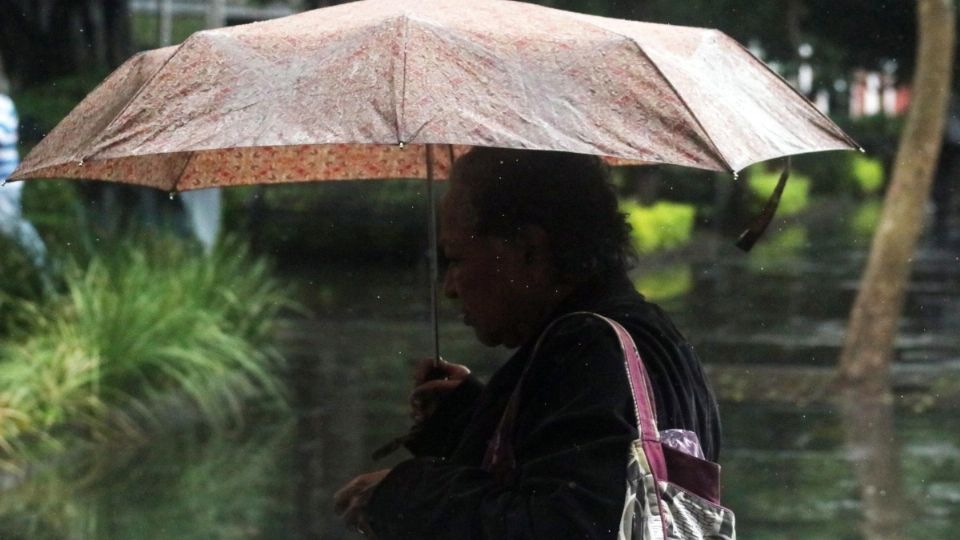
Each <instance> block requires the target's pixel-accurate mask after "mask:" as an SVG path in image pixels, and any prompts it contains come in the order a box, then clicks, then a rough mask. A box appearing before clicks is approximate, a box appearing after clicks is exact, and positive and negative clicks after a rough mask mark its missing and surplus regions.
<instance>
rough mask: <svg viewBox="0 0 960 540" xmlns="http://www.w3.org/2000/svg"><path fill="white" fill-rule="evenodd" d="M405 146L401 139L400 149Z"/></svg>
mask: <svg viewBox="0 0 960 540" xmlns="http://www.w3.org/2000/svg"><path fill="white" fill-rule="evenodd" d="M403 146H404V144H403V141H400V149H401V150H403Z"/></svg>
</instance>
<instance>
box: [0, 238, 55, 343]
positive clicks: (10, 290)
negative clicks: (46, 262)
mask: <svg viewBox="0 0 960 540" xmlns="http://www.w3.org/2000/svg"><path fill="white" fill-rule="evenodd" d="M0 253H2V254H3V256H2V257H0V279H2V280H3V281H2V282H0V338H3V337H4V336H7V335H9V334H11V333H13V332H14V331H15V329H17V328H20V327H22V326H24V325H25V323H26V321H25V314H24V310H23V309H22V306H23V304H24V303H25V302H27V303H28V302H34V301H37V300H39V299H40V298H41V297H42V296H43V292H44V289H45V286H46V283H45V279H44V276H43V274H42V272H41V271H40V270H39V269H38V268H37V267H36V266H34V263H33V261H32V260H31V257H30V254H29V253H27V250H25V249H24V248H23V247H22V246H21V245H20V244H18V243H17V242H15V241H13V240H11V239H10V238H9V237H7V236H6V235H3V234H0Z"/></svg>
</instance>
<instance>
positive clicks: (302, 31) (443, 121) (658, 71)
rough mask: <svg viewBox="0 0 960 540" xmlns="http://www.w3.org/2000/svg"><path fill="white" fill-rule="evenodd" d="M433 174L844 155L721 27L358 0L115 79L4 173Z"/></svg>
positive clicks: (237, 178) (133, 177)
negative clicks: (461, 162)
mask: <svg viewBox="0 0 960 540" xmlns="http://www.w3.org/2000/svg"><path fill="white" fill-rule="evenodd" d="M432 145H444V146H442V147H441V148H440V151H434V152H433V154H434V155H433V159H432V164H433V165H434V167H433V168H434V171H432V172H433V173H434V174H433V175H434V176H435V177H436V178H443V177H445V176H446V174H447V170H448V168H449V165H450V162H451V160H452V158H453V157H455V155H456V154H457V153H460V152H462V151H463V150H464V149H466V148H468V147H470V146H474V145H484V146H498V147H512V148H527V149H541V150H562V151H569V152H580V153H586V154H596V155H601V156H607V157H609V158H613V159H617V160H621V161H625V162H650V163H672V164H677V165H684V166H690V167H696V168H701V169H712V170H727V171H737V170H739V169H742V168H743V167H746V166H747V165H750V164H751V163H755V162H758V161H763V160H768V159H772V158H776V157H780V156H785V155H791V154H798V153H804V152H814V151H821V150H835V149H849V148H855V143H854V142H853V141H852V140H851V139H850V138H849V137H848V136H847V135H845V134H844V133H843V132H842V131H841V130H840V129H839V128H838V127H837V126H836V125H834V123H833V122H831V121H830V120H829V119H828V118H827V117H826V116H824V115H823V114H821V113H820V112H819V111H817V110H816V109H815V108H814V107H813V106H812V105H811V104H810V103H809V102H808V101H807V100H806V99H804V98H803V97H802V96H801V95H799V94H798V93H796V92H795V91H794V90H793V89H792V88H791V87H790V86H789V85H787V84H786V83H785V82H784V81H783V80H782V79H781V78H780V77H778V76H777V75H776V74H775V73H774V72H772V71H771V70H770V69H769V68H767V67H766V66H765V65H764V64H763V63H762V62H760V61H759V60H757V59H756V58H755V57H753V56H752V55H751V54H750V53H749V52H748V51H746V50H745V49H744V48H743V47H742V46H741V45H739V44H738V43H736V42H735V41H734V40H732V39H731V38H729V37H727V36H726V35H724V34H723V33H721V32H718V31H716V30H706V29H698V28H687V27H680V26H671V25H660V24H648V23H641V22H632V21H625V20H617V19H609V18H602V17H595V16H589V15H582V14H577V13H570V12H565V11H560V10H556V9H550V8H546V7H541V6H536V5H532V4H525V3H521V2H511V1H505V0H364V1H360V2H354V3H350V4H343V5H339V6H335V7H329V8H324V9H319V10H315V11H309V12H305V13H301V14H298V15H293V16H290V17H285V18H281V19H275V20H271V21H267V22H260V23H254V24H248V25H243V26H236V27H230V28H222V29H217V30H208V31H203V32H198V33H196V34H194V35H193V36H191V37H190V38H188V39H187V40H186V41H185V42H184V43H183V44H182V45H180V46H177V47H168V48H164V49H157V50H153V51H148V52H145V53H141V54H139V55H137V56H135V57H133V58H132V59H130V60H129V61H128V62H127V63H126V64H124V65H123V66H121V67H120V68H118V69H117V70H116V71H115V72H114V73H113V74H112V75H110V77H109V78H107V79H106V81H104V82H103V83H102V84H101V85H100V86H99V87H98V88H97V89H96V90H94V91H93V92H92V93H91V94H90V95H89V96H87V98H86V99H85V100H84V101H83V102H82V103H80V104H79V105H78V106H77V107H76V109H74V110H73V112H71V113H70V114H69V115H68V116H67V117H66V118H65V119H64V120H63V121H62V122H61V123H60V125H58V126H57V127H56V129H54V130H53V131H52V132H51V133H50V134H49V135H48V136H47V137H46V138H45V139H44V140H43V141H42V142H41V143H40V144H39V145H38V146H37V147H36V148H35V149H34V150H33V151H32V152H31V153H30V154H29V155H28V156H27V157H26V159H24V161H23V163H22V164H21V166H20V168H18V169H17V171H16V172H14V174H13V175H12V176H11V179H14V180H16V179H24V178H86V179H101V180H113V181H121V182H128V183H134V184H141V185H146V186H152V187H156V188H160V189H164V190H170V191H176V190H190V189H199V188H207V187H213V186H229V185H241V184H254V183H258V184H262V183H275V182H298V181H315V180H332V179H353V178H395V177H405V178H412V177H426V176H428V170H427V168H428V167H427V161H428V160H426V159H425V155H426V154H427V151H425V149H427V148H430V146H432Z"/></svg>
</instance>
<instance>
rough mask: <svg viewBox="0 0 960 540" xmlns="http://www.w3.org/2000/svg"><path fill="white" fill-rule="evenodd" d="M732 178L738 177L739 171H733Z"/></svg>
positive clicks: (736, 178) (737, 178)
mask: <svg viewBox="0 0 960 540" xmlns="http://www.w3.org/2000/svg"><path fill="white" fill-rule="evenodd" d="M733 179H734V180H739V179H740V171H733Z"/></svg>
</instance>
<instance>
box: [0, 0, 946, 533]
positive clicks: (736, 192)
mask: <svg viewBox="0 0 960 540" xmlns="http://www.w3.org/2000/svg"><path fill="white" fill-rule="evenodd" d="M924 1H925V0H921V1H919V2H917V1H914V0H888V1H885V2H876V1H867V0H831V1H828V0H777V1H770V2H755V1H748V0H710V1H707V0H690V1H686V2H674V1H671V0H580V1H577V0H566V1H555V2H550V1H540V2H535V3H540V4H544V5H549V6H552V7H557V8H561V9H568V10H573V11H580V12H585V13H592V14H597V15H603V16H611V17H622V18H631V19H640V20H646V21H652V22H664V23H670V24H683V25H693V26H703V27H714V28H718V29H720V30H723V31H724V32H726V33H728V34H730V35H731V36H733V37H734V38H736V39H737V40H738V41H740V42H741V43H743V44H744V45H745V46H746V47H748V48H749V49H750V50H751V51H752V52H753V53H754V54H755V55H756V56H757V57H759V58H761V59H762V60H764V61H765V62H767V63H768V65H770V66H771V67H772V68H773V69H775V70H776V71H777V72H778V73H780V75H781V76H782V77H783V78H784V79H786V80H787V81H789V82H790V84H792V85H793V86H794V87H795V88H796V90H797V91H798V92H800V93H802V94H803V95H805V96H806V97H808V98H809V99H810V100H811V102H813V103H814V104H816V106H817V107H818V108H819V109H820V110H821V111H823V112H824V113H825V114H828V115H830V117H831V118H833V119H834V120H835V121H836V122H837V123H838V124H840V125H841V126H842V127H843V128H844V129H845V130H846V131H847V132H848V133H849V134H850V135H851V136H853V138H854V139H856V140H857V141H858V142H859V143H860V144H861V145H862V146H863V148H864V150H865V151H864V152H863V153H856V152H834V153H827V154H816V155H807V156H800V157H797V158H795V159H794V161H793V174H792V176H791V179H790V181H789V183H788V185H787V188H786V191H785V193H784V195H783V199H782V201H781V206H780V210H779V212H778V214H777V216H776V218H775V220H774V222H773V223H772V225H771V228H770V230H769V231H768V232H767V234H766V236H765V237H764V238H763V239H761V241H760V242H759V244H758V245H757V247H756V248H755V249H754V250H753V251H752V252H750V253H749V254H744V253H742V252H740V251H739V250H737V249H736V248H735V247H734V245H733V239H735V238H736V235H737V234H738V233H739V232H740V231H741V230H742V229H743V228H744V227H745V226H746V225H747V224H748V222H749V220H750V217H751V216H753V215H754V214H756V213H757V212H758V211H759V210H760V208H761V207H762V206H763V204H764V202H765V201H766V199H767V197H768V196H769V194H770V193H771V191H772V190H773V188H774V185H775V184H776V181H777V177H778V176H779V173H780V165H779V164H772V165H771V166H769V167H768V166H766V165H762V164H761V165H757V166H753V167H750V168H749V169H747V170H745V171H742V172H741V173H740V174H739V176H738V178H736V179H735V178H734V177H733V176H732V175H729V174H721V173H711V172H703V171H693V170H688V169H680V168H673V167H657V166H651V167H642V168H640V167H634V168H618V169H614V171H613V175H614V180H615V184H616V188H617V190H618V192H619V194H620V197H621V201H622V208H623V211H624V212H625V213H627V215H628V219H629V220H630V222H631V224H632V225H633V226H634V241H635V245H636V247H637V249H638V251H639V252H640V253H641V259H640V264H639V265H638V266H637V268H636V269H635V270H634V272H633V274H632V276H633V278H634V281H635V284H636V286H637V288H638V289H639V290H640V291H641V292H643V293H644V294H645V295H646V296H647V297H649V298H650V299H651V300H653V301H655V302H657V303H660V304H661V305H662V306H663V307H664V308H665V309H666V310H667V311H668V312H669V313H670V314H671V316H672V317H673V318H674V319H675V321H676V322H677V324H678V326H679V327H680V328H681V329H682V330H683V331H684V332H685V334H686V335H687V337H688V338H689V339H690V341H691V342H692V343H693V344H694V345H695V347H696V348H697V349H698V351H699V353H700V355H701V357H702V358H703V360H704V363H705V364H706V366H707V368H708V370H709V372H710V376H711V379H712V381H713V383H714V385H715V387H716V390H717V392H718V394H719V397H720V400H721V411H722V418H723V422H724V441H723V450H722V453H721V463H722V465H723V467H724V475H725V481H724V502H725V504H726V505H728V506H729V507H731V508H733V509H734V511H735V512H736V513H737V520H738V525H739V527H738V528H739V532H740V537H741V538H743V539H746V540H752V539H774V538H776V539H800V538H802V539H861V538H862V539H870V540H872V539H878V538H883V539H887V538H918V539H919V538H923V539H953V538H956V530H957V528H958V527H960V423H958V422H957V421H956V416H957V413H958V411H960V195H958V193H957V191H958V174H960V116H958V110H957V106H958V105H960V102H958V101H957V100H956V98H955V97H953V98H951V99H950V103H949V104H948V105H947V112H946V115H945V127H944V129H943V130H942V136H940V137H939V140H938V141H935V142H936V144H937V145H939V146H940V148H941V150H940V152H939V154H937V153H933V154H932V155H934V156H935V158H933V159H929V160H928V161H930V162H929V163H923V164H921V165H923V166H924V167H925V168H926V169H928V170H929V171H930V174H931V175H932V184H931V187H929V188H927V187H918V188H917V189H923V190H929V197H925V199H926V202H925V203H924V205H923V208H922V211H921V213H920V215H921V216H922V218H921V221H922V223H920V225H921V235H920V237H919V240H918V241H917V242H916V244H915V245H912V244H911V245H910V246H908V247H909V249H910V252H911V253H913V255H912V257H911V259H910V263H911V267H912V272H910V273H909V277H908V278H904V280H902V283H901V286H902V287H903V290H904V291H905V295H906V296H905V301H904V305H903V307H902V310H900V312H899V318H898V322H897V324H896V332H895V335H891V336H890V339H891V340H892V349H891V350H890V354H888V355H887V356H885V359H886V361H889V366H888V367H884V369H883V370H879V372H882V375H883V377H882V378H881V380H880V382H879V383H878V384H877V385H873V386H869V388H868V389H867V390H864V392H866V393H853V394H852V396H853V397H852V398H850V397H849V396H850V395H851V394H850V392H848V391H847V388H846V387H845V386H844V385H843V384H841V382H842V381H843V380H844V378H843V377H842V376H841V375H842V374H843V372H844V371H843V367H842V363H841V362H840V357H841V350H842V349H843V347H844V340H845V336H846V329H847V328H848V318H849V317H850V314H851V309H852V306H853V305H854V299H855V297H856V295H857V292H858V290H859V288H860V283H861V276H862V275H863V273H864V269H865V267H866V264H867V260H868V256H869V253H870V248H871V241H872V238H873V237H874V233H875V232H876V230H877V227H878V224H879V223H880V222H881V219H888V218H885V217H884V213H883V207H884V198H883V197H884V194H885V193H886V192H887V190H888V187H889V186H890V184H891V182H892V181H893V180H892V178H893V172H894V169H895V163H896V158H897V152H898V147H900V145H901V143H902V141H901V136H902V135H903V127H904V125H905V122H906V114H907V112H908V111H909V110H910V108H911V106H912V105H914V106H915V105H916V103H917V101H918V99H919V98H918V96H920V95H921V93H920V90H919V87H920V85H922V84H925V83H926V82H929V81H925V80H923V79H922V78H920V77H918V75H917V73H918V70H917V67H918V61H917V50H918V38H917V36H918V35H921V34H922V32H923V26H922V23H921V24H918V20H920V21H922V18H921V19H918V9H919V7H920V6H921V5H922V4H924ZM336 3H339V2H324V1H295V0H291V1H288V2H282V1H275V2H262V1H255V0H248V1H243V0H229V1H227V0H210V1H207V0H193V1H190V0H176V1H174V0H4V1H2V2H0V177H3V176H5V175H7V174H9V173H10V172H11V171H12V168H13V167H14V166H15V165H16V162H17V159H18V157H22V156H23V155H25V154H26V153H27V152H28V151H29V150H30V148H31V147H32V146H33V145H35V144H36V143H37V142H38V141H39V140H40V139H41V138H42V137H43V136H44V135H45V134H46V133H48V132H49V131H50V130H51V129H52V128H53V127H54V126H55V125H56V124H57V123H58V122H59V120H60V119H62V118H63V116H65V115H66V114H67V113H68V112H69V111H70V110H71V108H72V107H73V106H74V105H76V104H77V103H78V102H79V100H80V99H82V98H83V97H84V96H85V95H86V94H87V93H88V92H89V91H90V90H92V89H93V88H94V87H95V86H96V85H97V84H98V83H99V82H100V81H101V80H103V78H104V77H105V76H106V75H107V74H108V73H109V72H110V71H111V70H112V69H113V68H115V67H117V66H118V65H119V64H120V63H122V62H123V61H125V60H126V59H127V58H128V57H129V56H130V55H131V54H133V53H134V52H136V51H139V50H144V49H149V48H155V47H160V46H165V45H170V44H178V43H180V42H182V41H183V40H184V39H186V38H187V37H188V36H189V35H190V34H191V33H193V32H195V31H198V30H202V29H204V28H213V27H219V26H225V25H234V24H243V23H248V22H253V21H257V20H263V19H268V18H274V17H280V16H284V15H289V14H293V13H296V12H299V11H303V10H306V9H313V8H318V7H324V6H327V5H331V4H336ZM951 26H952V25H951ZM950 43H951V44H952V42H950ZM949 52H950V51H949V49H945V50H944V51H942V53H943V54H948V53H949ZM945 75H946V76H947V79H946V81H947V83H948V84H950V85H951V88H952V89H953V92H952V95H953V96H957V95H958V94H957V93H956V90H957V89H958V88H960V85H958V83H956V82H955V81H954V82H950V79H949V73H946V74H945ZM901 152H903V149H902V147H901ZM937 155H938V157H936V156H937ZM910 180H911V179H910V178H907V179H906V181H908V182H909V181H910ZM427 214H428V208H427V200H426V191H425V185H424V182H423V181H422V180H396V181H389V182H363V181H348V182H331V183H327V184H299V185H279V186H270V187H266V186H253V187H242V188H229V189H224V190H205V191H202V192H196V193H185V194H178V195H176V196H171V195H169V194H167V193H161V192H157V191H153V190H149V189H145V188H135V187H129V186H119V185H110V184H105V183H97V182H75V181H71V182H67V181H36V182H27V183H20V182H16V183H10V184H8V185H6V186H4V187H3V188H0V493H2V496H0V538H3V539H17V540H19V539H78V540H88V539H91V540H92V539H124V540H126V539H134V540H138V539H143V540H147V539H160V538H181V539H198V540H199V539H211V538H223V539H247V538H249V539H271V540H272V539H280V538H297V539H304V540H308V539H309V540H312V539H320V538H323V539H337V538H346V537H348V536H349V534H350V533H348V532H347V531H345V530H344V528H343V526H342V525H341V524H340V523H339V522H338V521H337V520H335V518H334V517H333V514H332V502H331V498H332V493H333V491H334V490H335V489H337V488H338V487H339V486H340V485H341V484H342V483H343V482H344V481H346V480H347V479H349V478H352V477H353V476H354V475H355V474H357V473H359V472H362V471H366V470H369V469H371V468H373V467H377V468H379V467H380V466H382V464H380V463H377V464H374V463H372V461H371V458H370V454H371V453H372V451H373V450H374V449H375V448H377V447H379V446H380V445H381V444H383V443H385V442H387V441H388V440H390V439H391V438H392V437H395V436H397V435H399V434H401V433H402V432H404V431H405V429H406V427H407V426H408V425H409V419H408V418H407V412H406V399H407V393H408V391H409V388H410V382H411V381H410V378H411V373H412V371H411V367H412V365H413V364H414V363H415V362H416V361H417V360H419V359H420V358H422V357H426V356H429V355H430V354H432V353H431V348H432V338H431V334H430V326H429V288H428V284H429V279H430V278H429V271H428V261H427V258H426V254H427V251H428V247H429V246H428V243H427ZM889 219H890V220H892V221H889V222H888V225H889V226H890V227H899V226H902V225H903V224H902V223H899V224H898V223H897V222H896V219H895V217H889ZM457 313H458V311H457V310H456V308H455V306H453V305H449V304H442V306H441V316H442V317H441V323H440V328H441V347H442V352H443V355H444V356H445V357H446V358H447V359H450V360H454V361H458V362H463V363H468V364H469V365H471V366H472V367H474V368H475V369H476V371H477V372H479V373H480V374H482V375H488V374H490V373H492V372H493V371H494V370H495V369H496V367H497V365H499V363H500V362H502V361H503V360H504V359H505V358H506V357H507V355H508V351H504V350H499V349H497V350H494V349H486V348H483V347H482V346H480V345H479V344H477V343H476V342H475V340H474V337H473V334H472V331H471V330H470V329H469V328H466V327H462V326H461V325H460V323H459V322H458V317H457ZM841 395H847V396H848V398H847V399H842V398H841ZM402 458H403V456H402V455H397V456H395V457H392V458H389V459H388V460H387V465H389V463H390V460H391V459H392V460H393V461H396V460H399V459H402Z"/></svg>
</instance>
